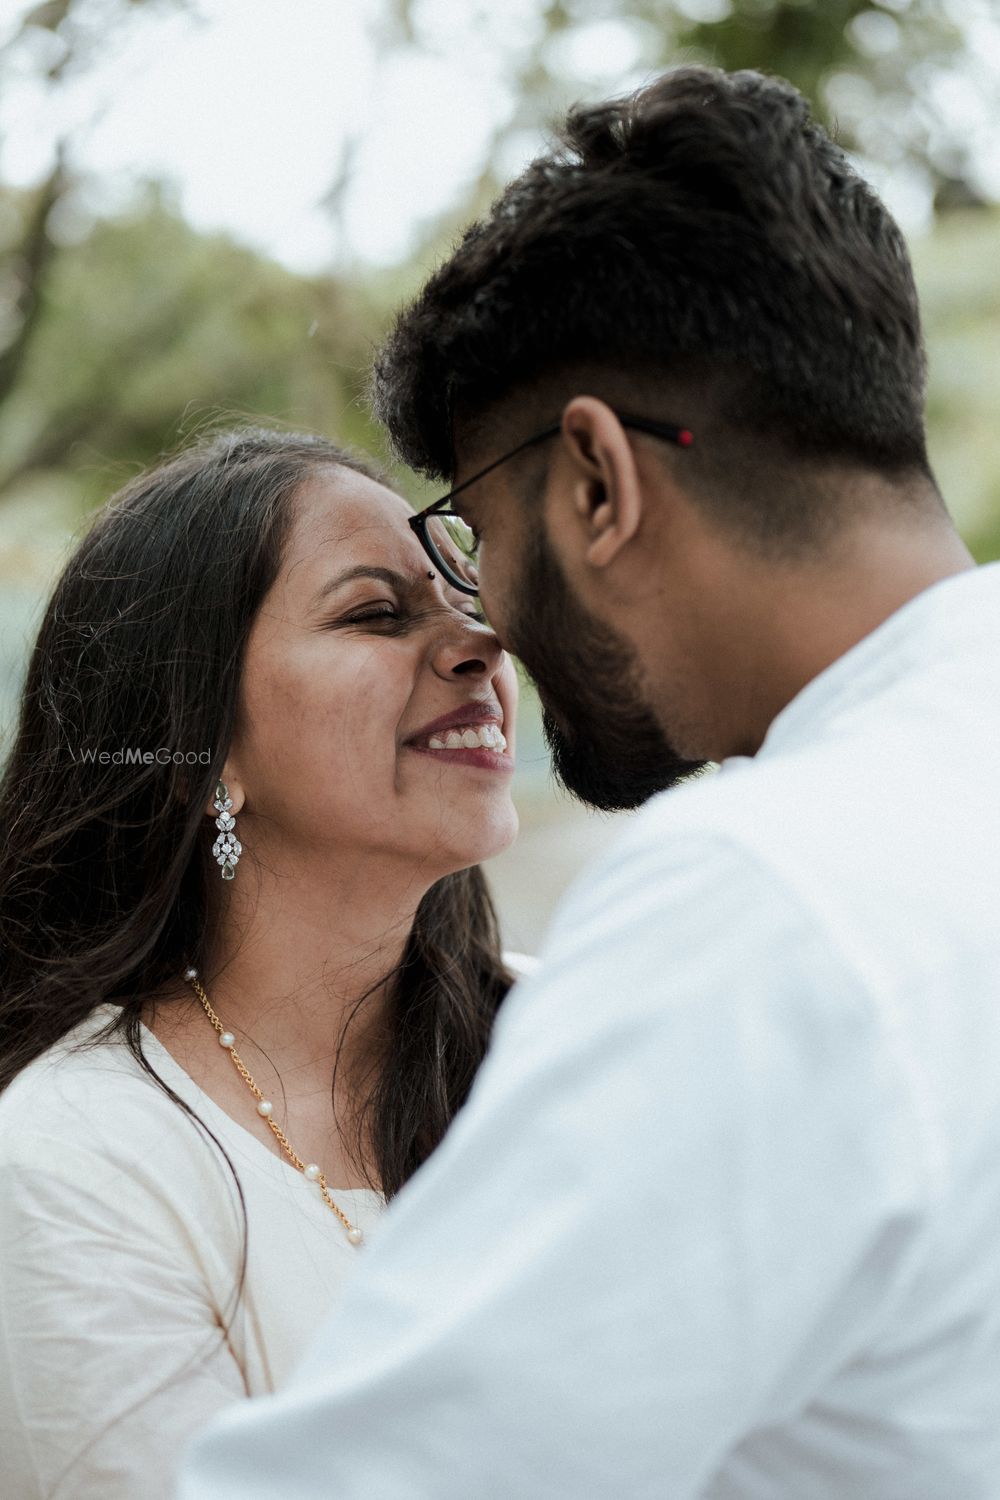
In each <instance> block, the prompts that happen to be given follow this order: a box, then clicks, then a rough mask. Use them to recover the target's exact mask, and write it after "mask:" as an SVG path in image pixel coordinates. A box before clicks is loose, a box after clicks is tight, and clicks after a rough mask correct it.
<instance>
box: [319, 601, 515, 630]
mask: <svg viewBox="0 0 1000 1500" xmlns="http://www.w3.org/2000/svg"><path fill="white" fill-rule="evenodd" d="M457 612H458V613H459V614H462V615H465V617H466V619H468V620H474V621H475V622H476V624H477V625H485V624H486V616H485V615H484V614H483V613H482V611H481V610H475V609H460V610H458V611H457ZM427 613H428V611H426V610H423V611H420V612H418V613H410V614H409V615H407V614H406V613H405V612H404V611H403V610H401V609H400V608H399V607H398V606H397V605H395V604H390V603H388V602H387V601H386V602H384V603H379V604H366V605H365V606H364V607H363V608H361V609H355V610H352V611H351V612H350V614H348V615H345V616H344V617H343V618H342V619H340V620H333V621H331V624H333V625H371V624H376V625H400V626H401V625H405V624H407V623H413V622H415V621H418V620H419V619H420V618H421V617H422V616H423V615H426V614H427ZM434 613H435V614H436V613H437V611H436V610H435V611H434Z"/></svg>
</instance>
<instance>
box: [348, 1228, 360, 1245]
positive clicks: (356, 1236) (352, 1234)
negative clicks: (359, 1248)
mask: <svg viewBox="0 0 1000 1500" xmlns="http://www.w3.org/2000/svg"><path fill="white" fill-rule="evenodd" d="M347 1238H348V1239H349V1240H350V1242H351V1244H352V1245H360V1244H361V1241H362V1240H363V1239H364V1235H363V1234H362V1232H361V1230H360V1229H349V1230H348V1231H347Z"/></svg>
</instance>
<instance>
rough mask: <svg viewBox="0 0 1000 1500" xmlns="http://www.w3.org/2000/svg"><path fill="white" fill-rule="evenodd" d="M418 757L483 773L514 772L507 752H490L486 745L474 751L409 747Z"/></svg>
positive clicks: (463, 748)
mask: <svg viewBox="0 0 1000 1500" xmlns="http://www.w3.org/2000/svg"><path fill="white" fill-rule="evenodd" d="M405 748H406V749H407V750H412V751H413V752H414V754H416V755H429V756H432V757H433V758H434V760H441V761H445V762H450V763H451V764H453V765H457V766H477V767H478V768H479V769H480V770H482V771H513V769H514V757H513V756H512V755H508V754H507V752H506V750H489V749H487V748H486V746H485V745H477V746H476V747H475V748H474V749H470V748H467V747H466V746H460V747H457V748H455V749H448V748H445V749H444V750H432V749H431V747H430V746H429V745H407V746H406V747H405Z"/></svg>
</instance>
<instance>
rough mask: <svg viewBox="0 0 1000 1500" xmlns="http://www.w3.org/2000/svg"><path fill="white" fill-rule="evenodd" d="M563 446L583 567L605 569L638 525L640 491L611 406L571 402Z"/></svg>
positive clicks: (589, 399)
mask: <svg viewBox="0 0 1000 1500" xmlns="http://www.w3.org/2000/svg"><path fill="white" fill-rule="evenodd" d="M562 440H563V443H564V445H565V449H566V452H567V453H568V455H569V459H570V462H571V464H572V465H573V470H574V474H573V477H572V480H571V484H572V503H573V509H574V512H575V515H576V517H577V520H578V522H579V523H580V524H581V525H582V526H583V528H584V533H585V534H584V546H585V556H586V559H587V562H588V563H589V564H590V566H591V567H594V568H606V567H607V566H608V565H609V564H610V563H612V562H613V561H614V560H615V558H616V557H617V556H618V555H619V553H620V552H621V551H622V548H623V547H625V546H626V545H627V544H628V543H629V542H630V541H632V539H633V538H634V537H635V535H636V533H637V532H638V530H639V526H640V523H641V521H642V512H643V494H642V485H641V483H640V480H639V472H638V469H637V468H636V462H635V454H634V453H633V451H632V445H631V443H630V442H629V440H628V438H627V436H626V434H625V429H624V428H623V427H622V424H621V422H620V421H619V420H618V418H617V416H616V415H615V413H614V412H613V411H612V410H611V408H610V406H607V405H606V404H605V403H604V402H603V401H600V400H598V399H597V397H596V396H574V398H573V400H572V401H570V403H569V405H568V406H567V407H566V409H565V411H564V412H563V419H562Z"/></svg>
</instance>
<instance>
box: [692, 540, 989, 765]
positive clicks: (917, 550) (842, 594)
mask: <svg viewBox="0 0 1000 1500" xmlns="http://www.w3.org/2000/svg"><path fill="white" fill-rule="evenodd" d="M974 566H975V564H974V560H973V558H972V557H971V555H970V553H969V552H968V550H967V548H966V547H965V546H964V544H963V543H962V541H961V539H960V537H959V536H958V535H957V533H956V532H955V531H954V529H953V528H952V526H951V524H950V522H948V521H947V518H946V517H944V516H943V513H942V519H941V520H940V521H936V520H931V521H930V522H928V523H927V524H925V525H921V526H915V525H912V524H911V525H910V526H908V527H906V528H903V527H895V526H890V525H886V524H884V523H882V524H875V523H873V522H869V523H865V522H860V521H859V522H858V523H857V524H855V525H854V526H853V527H852V528H851V530H850V532H849V534H846V535H844V536H843V537H842V538H841V539H840V540H839V542H838V544H837V545H836V547H832V548H831V549H830V550H829V553H828V554H827V555H826V556H824V557H823V558H822V560H820V559H816V560H810V561H806V562H801V561H798V562H789V563H773V562H766V563H761V564H759V565H757V566H753V565H750V566H747V564H746V560H745V558H743V559H739V558H738V557H736V556H735V555H734V559H733V565H732V566H731V567H730V568H726V567H722V568H721V569H715V570H714V582H715V585H716V586H715V588H714V590H713V591H712V592H709V593H706V594H704V595H703V597H702V601H701V605H700V608H699V620H698V625H697V630H696V634H693V635H692V639H693V640H694V641H695V647H694V650H693V651H692V656H693V657H694V658H695V659H694V660H693V662H692V663H691V668H690V669H693V671H692V675H693V678H694V680H695V682H696V683H697V682H700V683H701V684H703V687H702V688H701V689H700V691H701V693H702V698H703V703H704V705H705V706H704V711H703V715H702V718H703V722H704V728H705V733H706V738H707V740H708V743H706V745H705V747H704V754H705V755H706V757H707V758H710V759H713V760H721V759H724V758H726V757H727V756H731V755H755V754H756V752H757V751H758V750H759V749H760V746H761V744H762V743H763V740H764V737H765V735H766V734H767V731H768V729H769V727H770V725H771V724H772V722H773V721H774V719H775V718H777V716H778V714H779V713H780V712H781V711H782V709H784V708H785V707H786V706H787V705H788V704H789V703H790V702H791V701H792V699H793V698H795V697H796V696H797V695H798V694H799V693H800V692H801V691H802V689H803V688H804V687H805V686H806V685H807V684H808V683H809V682H811V681H812V680H813V679H814V678H815V677H818V676H819V674H820V673H821V672H823V671H825V670H826V669H827V667H829V666H831V665H832V664H833V662H835V661H837V660H838V659H839V658H840V657H841V656H843V655H844V654H845V653H846V652H848V651H850V650H851V649H852V647H854V646H856V645H857V644H858V643H859V642H860V641H862V640H863V639H864V638H865V637H866V636H868V635H870V634H871V633H872V631H874V630H876V629H877V628H878V627H879V626H880V625H881V624H883V623H884V622H885V621H886V620H887V619H888V618H889V617H890V616H891V615H893V614H895V612H896V611H897V610H898V609H900V608H902V606H903V605H904V604H906V603H908V602H909V601H910V600H911V599H913V598H915V597H916V596H917V595H918V594H921V593H923V592H924V590H925V589H928V588H930V587H931V586H932V585H933V584H935V583H939V582H941V581H942V580H943V579H945V578H949V577H951V576H953V575H954V574H956V573H960V572H963V571H965V570H967V569H969V568H971V567H974Z"/></svg>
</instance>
